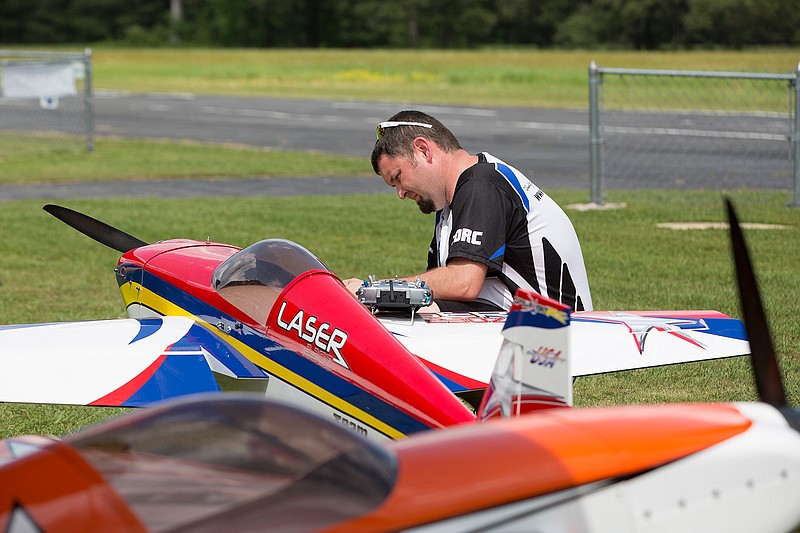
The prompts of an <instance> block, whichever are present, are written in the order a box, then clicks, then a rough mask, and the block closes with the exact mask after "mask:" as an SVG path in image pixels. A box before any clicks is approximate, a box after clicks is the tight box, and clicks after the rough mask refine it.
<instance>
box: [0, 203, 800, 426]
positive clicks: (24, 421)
mask: <svg viewBox="0 0 800 533" xmlns="http://www.w3.org/2000/svg"><path fill="white" fill-rule="evenodd" d="M553 196H554V198H555V199H556V200H557V201H558V202H559V203H561V204H562V205H566V204H569V203H575V202H583V201H585V200H586V193H585V192H582V191H555V192H554V193H553ZM732 196H733V198H734V199H735V201H736V202H737V206H738V208H739V214H740V218H741V219H742V221H744V222H767V223H776V224H787V225H790V226H792V229H788V230H761V231H758V230H749V231H746V235H747V238H748V240H749V243H750V247H751V253H752V254H753V256H754V259H755V263H756V270H757V272H758V274H759V277H760V280H761V284H762V291H763V293H764V296H765V301H766V306H767V309H768V312H769V315H770V319H771V323H772V328H773V330H774V332H775V341H776V347H777V350H778V352H779V354H780V357H781V360H782V365H783V368H784V372H785V374H786V376H787V387H788V391H789V395H790V399H791V400H792V401H793V402H794V403H795V404H797V403H799V402H800V323H798V321H797V319H796V317H797V316H798V314H799V313H800V284H798V283H796V281H794V277H793V275H792V274H791V273H792V272H794V269H795V265H797V264H798V262H800V247H799V246H798V245H797V242H798V237H800V235H799V232H800V212H798V211H797V210H794V209H788V208H786V207H785V201H786V198H785V193H772V192H770V193H767V192H753V191H734V192H733V193H732ZM609 200H610V201H614V202H619V201H624V202H627V203H628V205H629V207H628V208H627V209H624V210H619V211H595V212H576V211H570V217H571V218H572V219H573V221H574V224H575V226H576V229H577V231H578V234H579V236H580V237H581V240H582V244H583V248H584V254H585V257H586V264H587V268H588V270H589V276H590V283H591V285H592V294H593V298H594V302H595V307H596V308H597V309H617V310H625V309H718V310H720V311H723V312H726V313H729V314H732V315H734V316H738V315H739V311H738V304H737V294H736V290H735V285H734V281H733V273H732V268H731V263H730V258H729V250H728V240H727V234H726V232H724V231H719V230H708V231H673V230H666V229H657V228H656V227H655V225H656V224H657V223H659V222H680V221H723V220H724V218H723V209H722V202H721V195H720V193H719V192H694V193H692V194H691V195H689V194H685V195H683V194H675V193H674V192H659V191H635V192H625V193H622V192H615V193H613V194H610V198H609ZM42 203H44V202H34V201H18V202H8V203H4V204H3V209H2V210H0V226H1V227H3V228H4V229H3V239H2V240H0V282H2V285H0V323H27V322H45V321H62V320H77V319H99V318H110V317H118V316H122V314H123V309H122V305H121V299H120V297H119V294H118V293H117V289H116V285H115V283H114V279H113V274H112V269H113V266H114V264H115V261H116V258H117V254H116V252H114V251H112V250H109V249H107V248H104V247H103V246H102V245H99V244H97V243H95V242H93V241H91V240H90V239H88V238H87V237H85V236H83V235H81V234H79V233H77V232H75V231H74V230H71V229H70V228H68V227H66V226H64V225H63V224H61V223H60V222H59V221H57V220H56V219H54V218H53V217H50V216H49V215H47V214H46V213H44V212H43V211H42V210H41V205H42ZM69 206H70V207H73V208H75V209H78V210H79V211H82V212H85V213H87V214H90V215H92V216H95V217H97V218H99V219H101V220H104V221H106V222H108V223H110V224H112V225H113V226H116V227H119V228H120V229H123V230H125V231H127V232H129V233H131V234H133V235H135V236H137V237H139V238H141V239H143V240H145V241H148V242H151V241H155V240H158V239H164V238H170V237H188V238H195V239H205V238H206V237H210V238H211V239H212V240H218V241H223V242H231V243H233V244H237V245H240V246H244V245H247V244H250V243H252V242H255V241H257V240H260V239H263V238H267V237H284V238H289V239H292V240H295V241H297V242H299V243H301V244H303V245H304V246H306V247H308V248H309V249H311V250H312V251H314V252H315V253H316V254H317V255H318V256H319V257H320V258H321V259H322V260H323V261H325V262H326V263H327V264H328V265H329V266H330V267H331V268H332V269H333V270H334V271H335V272H336V273H337V274H339V275H340V276H342V277H350V276H358V277H362V276H366V275H368V274H371V273H374V274H376V275H378V276H384V275H393V274H404V273H411V272H414V271H418V270H420V269H422V268H423V266H424V262H425V253H426V252H425V251H426V247H427V242H428V240H429V238H430V227H431V224H432V220H431V219H430V217H425V216H422V215H420V214H419V212H418V211H417V210H416V208H415V206H414V205H413V204H412V203H411V202H400V201H398V200H397V199H396V198H395V197H394V196H393V195H389V194H387V195H375V196H352V197H345V196H338V197H316V196H315V197H298V198H268V197H265V198H213V199H206V200H202V201H201V200H164V199H147V200H143V199H142V200H140V199H135V200H81V201H72V202H69ZM493 355H494V354H488V356H490V357H491V356H493ZM575 396H576V401H577V403H578V404H579V405H610V404H618V403H626V404H629V403H647V402H664V401H726V400H749V399H754V397H755V396H754V393H753V388H752V384H751V378H750V375H749V368H748V365H747V361H746V360H745V359H743V358H738V359H735V360H725V361H712V362H704V363H692V364H688V365H680V366H675V367H669V368H657V369H647V370H639V371H634V372H625V373H620V374H613V375H608V376H595V377H590V378H583V379H579V380H578V381H577V383H576V389H575ZM118 412H119V411H118V410H111V409H101V408H85V407H82V408H81V407H53V406H28V405H10V404H4V405H0V438H1V437H4V436H9V435H14V434H20V433H33V432H36V433H50V434H57V435H60V434H64V433H67V432H70V431H73V430H75V429H77V428H79V427H81V426H83V425H85V424H87V423H91V422H93V421H96V420H100V419H103V418H105V417H108V416H111V415H114V414H116V413H118Z"/></svg>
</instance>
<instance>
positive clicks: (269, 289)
mask: <svg viewBox="0 0 800 533" xmlns="http://www.w3.org/2000/svg"><path fill="white" fill-rule="evenodd" d="M320 269H321V270H330V269H329V268H328V267H327V266H326V265H325V263H323V262H322V261H320V259H319V258H317V256H315V255H314V254H312V253H311V252H309V251H308V250H306V249H305V248H303V247H302V246H300V245H299V244H297V243H295V242H292V241H288V240H285V239H266V240H263V241H260V242H257V243H255V244H252V245H250V246H248V247H247V248H245V249H243V250H240V251H239V252H237V253H236V254H234V255H232V256H231V257H229V258H228V259H227V260H226V261H224V262H223V263H222V264H220V265H219V266H218V267H217V269H216V270H215V271H214V275H213V277H212V280H211V282H212V284H213V286H214V288H215V289H216V290H217V292H218V293H219V294H220V295H221V296H222V297H223V298H225V299H226V300H228V301H229V302H230V303H232V304H233V305H235V306H236V307H237V308H239V309H241V310H242V311H244V312H245V313H246V314H247V315H248V316H250V317H251V318H253V319H255V320H256V321H257V322H258V323H259V324H264V323H265V322H266V320H267V317H268V316H269V311H270V309H272V305H273V304H274V303H275V300H276V299H277V298H278V295H279V294H280V293H281V291H283V289H284V288H285V287H286V285H288V284H289V282H291V281H292V280H293V279H294V278H296V277H297V276H299V275H300V274H303V273H304V272H308V271H309V270H320Z"/></svg>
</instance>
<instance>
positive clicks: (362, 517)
mask: <svg viewBox="0 0 800 533" xmlns="http://www.w3.org/2000/svg"><path fill="white" fill-rule="evenodd" d="M729 210H730V211H729V212H730V219H731V227H732V239H733V250H734V256H735V262H736V267H737V275H738V278H739V287H740V295H741V300H742V309H743V312H744V316H745V322H746V324H747V329H748V332H749V335H750V339H751V346H752V356H751V359H752V362H753V371H754V375H755V378H756V385H757V389H758V393H759V398H760V400H761V401H760V402H758V403H732V404H675V405H659V406H626V407H613V408H585V409H566V408H554V409H537V410H536V412H531V413H528V414H523V415H522V416H517V417H510V418H502V417H500V418H495V417H493V416H492V415H494V414H497V413H499V414H514V412H517V413H522V412H524V411H526V410H528V408H529V407H530V406H531V402H533V403H534V404H535V405H536V406H537V407H541V405H542V401H543V400H544V401H546V400H547V399H548V398H549V399H550V400H552V402H553V404H563V403H569V390H568V389H569V385H570V382H571V375H572V372H571V370H570V363H571V360H572V359H571V356H572V353H571V346H570V344H571V340H572V336H571V335H570V334H569V333H568V332H569V330H570V328H572V327H573V326H574V325H575V323H574V321H572V320H571V318H570V316H569V310H568V309H565V308H564V307H563V306H561V305H560V304H558V303H557V302H552V301H549V300H547V299H545V298H541V297H538V296H535V295H525V294H520V295H518V304H517V306H516V309H515V310H513V311H512V312H511V314H510V315H509V317H508V320H507V324H506V327H505V329H504V332H503V337H504V340H503V345H502V348H501V350H500V357H499V358H498V361H497V366H496V369H495V372H494V374H493V376H492V378H491V380H490V381H491V383H490V386H489V389H488V391H487V394H486V395H485V396H484V399H483V402H482V404H481V408H480V409H479V413H478V415H479V418H480V419H481V420H483V419H486V418H488V420H485V421H482V422H480V423H469V422H464V423H461V424H457V425H456V427H452V428H448V429H445V430H441V431H427V432H423V433H420V434H417V435H412V436H410V437H409V438H407V439H402V440H398V441H389V442H384V443H382V444H379V443H375V442H373V441H371V440H369V439H365V438H362V437H361V436H359V435H358V434H357V433H356V432H353V431H351V430H350V429H349V428H346V427H344V426H343V425H342V424H339V423H336V422H332V421H330V420H326V419H324V418H321V417H319V416H317V415H314V414H311V413H310V412H308V411H307V410H304V409H300V408H298V407H295V406H290V405H288V404H285V403H276V402H274V401H269V400H264V399H260V398H255V397H253V396H250V397H243V396H225V395H215V396H213V397H207V396H205V397H201V398H197V399H183V400H178V401H172V402H169V403H165V404H164V405H161V406H157V407H153V408H150V409H145V410H141V411H138V412H136V413H134V414H132V415H128V416H125V417H121V418H119V419H117V420H114V421H111V422H107V423H105V424H102V425H100V426H98V427H96V428H94V429H89V430H85V431H83V432H80V433H78V434H75V435H73V436H70V437H67V438H65V439H64V440H48V439H42V438H39V439H34V438H16V439H10V440H6V441H4V442H3V443H2V444H0V446H2V447H0V461H2V460H3V459H4V460H5V461H6V462H5V464H2V465H0V529H2V530H3V531H9V532H17V531H72V530H74V531H122V530H126V531H218V530H220V529H223V528H224V529H226V530H235V531H264V530H267V531H293V532H295V531H328V532H337V531H347V532H353V531H371V532H375V531H398V530H403V531H419V532H434V531H435V532H439V531H489V530H491V531H603V532H605V531H621V532H660V531H720V530H724V531H742V532H752V531H759V532H771V531H791V530H792V529H793V528H796V527H798V525H800V412H798V411H797V410H794V409H791V408H789V407H787V406H786V400H785V392H784V388H783V384H782V382H781V378H780V372H779V369H778V365H777V360H776V357H775V353H774V349H773V347H772V342H771V338H770V334H769V329H768V326H767V323H766V319H765V315H764V311H763V307H762V304H761V299H760V296H759V294H758V287H757V284H756V281H755V276H754V274H753V272H752V267H751V265H750V261H749V258H748V253H747V249H746V246H745V243H744V240H743V238H742V234H741V231H740V230H739V226H738V222H737V221H736V217H735V213H734V212H733V209H732V207H730V206H729ZM331 336H332V337H333V334H331Z"/></svg>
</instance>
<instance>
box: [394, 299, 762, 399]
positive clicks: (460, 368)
mask: <svg viewBox="0 0 800 533" xmlns="http://www.w3.org/2000/svg"><path fill="white" fill-rule="evenodd" d="M505 316H506V315H505V313H436V314H432V315H418V316H417V318H416V319H415V320H414V321H413V323H412V321H411V320H409V319H408V318H397V317H392V318H381V322H382V323H383V324H384V326H386V327H387V328H388V329H389V331H391V332H392V333H393V334H394V335H395V336H396V337H397V339H398V340H400V342H402V343H403V344H404V345H405V346H406V348H408V349H409V351H411V352H412V353H413V354H415V355H416V356H417V357H419V358H420V359H422V360H423V361H424V362H425V363H426V365H427V366H428V367H429V368H430V369H431V370H432V371H433V372H434V373H436V374H437V375H438V376H439V378H440V379H441V380H442V381H444V382H445V383H446V384H447V385H448V386H449V387H450V389H451V390H452V391H454V392H460V391H465V390H473V389H480V388H484V387H486V384H487V383H488V382H489V379H490V377H491V375H492V370H493V369H494V364H495V359H496V357H497V353H498V352H499V350H500V346H501V344H502V336H501V331H502V329H503V325H504V323H505ZM570 346H571V350H572V375H573V376H587V375H592V374H602V373H607V372H618V371H622V370H632V369H635V368H646V367H652V366H662V365H672V364H679V363H688V362H693V361H704V360H709V359H720V358H725V357H735V356H740V355H746V354H748V353H750V348H749V345H748V342H747V336H746V333H745V330H744V325H743V324H742V322H741V321H740V320H738V319H735V318H731V317H728V316H727V315H724V314H722V313H719V312H717V311H597V312H595V311H586V312H576V313H573V315H572V325H571V331H570Z"/></svg>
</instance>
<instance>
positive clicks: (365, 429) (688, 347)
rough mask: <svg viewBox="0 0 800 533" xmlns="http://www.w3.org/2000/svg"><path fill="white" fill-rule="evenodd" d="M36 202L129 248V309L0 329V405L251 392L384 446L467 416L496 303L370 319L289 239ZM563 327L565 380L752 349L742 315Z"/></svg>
mask: <svg viewBox="0 0 800 533" xmlns="http://www.w3.org/2000/svg"><path fill="white" fill-rule="evenodd" d="M45 209H46V210H47V211H48V212H50V213H51V214H53V215H55V216H57V217H58V218H59V219H61V220H63V221H65V222H66V223H68V224H70V225H72V226H73V227H75V228H77V229H78V230H80V231H82V232H83V233H85V234H87V235H88V236H90V237H92V238H94V239H96V240H98V241H99V242H101V243H104V244H106V245H109V246H111V247H112V248H114V249H117V250H119V251H121V252H123V255H122V257H121V258H120V259H119V262H118V264H117V268H116V280H117V283H118V285H119V288H120V291H121V293H122V296H123V299H124V302H125V306H126V308H127V312H128V315H129V316H130V318H128V319H118V320H105V321H87V322H67V323H55V324H36V325H31V324H25V325H17V326H3V327H0V401H4V402H22V403H62V404H78V405H104V406H132V407H135V406H145V405H150V404H152V403H154V402H158V401H161V400H164V399H167V398H173V397H179V396H185V395H188V394H195V393H200V392H219V391H231V390H233V391H258V392H260V393H261V394H263V395H264V396H266V397H267V398H271V399H276V400H279V401H284V402H289V403H292V404H294V405H299V406H301V407H304V408H308V409H311V410H312V411H314V412H316V413H318V414H320V415H322V416H323V417H324V418H328V419H329V420H334V421H336V422H338V423H341V424H343V425H347V426H349V427H351V428H352V429H355V430H356V431H358V432H360V433H362V434H363V435H366V436H367V437H369V438H372V439H374V440H378V441H380V440H385V439H387V438H388V439H397V438H400V437H404V436H407V435H410V434H413V433H416V432H419V431H423V430H427V429H430V428H444V427H449V426H452V425H457V424H461V423H465V422H471V421H473V420H474V419H475V414H474V409H475V408H477V407H478V405H479V403H480V401H481V398H482V396H483V392H484V390H485V389H486V387H487V384H488V383H489V379H490V377H491V375H492V370H493V368H494V366H495V360H496V354H497V353H498V351H499V350H500V347H501V341H502V337H501V334H500V333H501V331H502V328H503V326H504V324H505V323H506V318H507V315H506V313H468V314H462V313H440V314H435V315H416V316H413V315H412V314H411V313H410V312H409V310H408V308H406V309H404V310H402V311H401V312H400V313H399V314H398V313H391V312H388V313H387V312H384V311H381V312H378V313H377V314H373V313H372V312H370V310H369V309H368V307H367V306H365V305H362V303H360V302H359V301H357V300H356V299H355V298H353V297H352V295H351V294H350V293H349V292H347V290H346V289H345V288H344V286H343V285H342V283H341V282H340V280H339V279H338V278H337V277H336V276H335V275H334V274H333V273H332V272H330V270H329V269H328V268H327V267H326V266H325V265H324V264H323V262H322V261H320V260H319V259H318V258H317V257H316V256H314V255H313V254H312V253H311V252H309V251H308V250H306V249H304V248H303V247H301V246H299V245H298V244H296V243H293V242H290V241H286V240H282V239H269V240H265V241H261V242H259V243H256V244H253V245H252V246H249V247H247V248H244V249H240V248H238V247H235V246H231V245H228V244H222V243H213V242H198V241H190V240H180V239H178V240H167V241H161V242H158V243H155V244H146V243H144V242H143V241H141V240H139V239H137V238H135V237H132V236H130V235H128V234H126V233H124V232H122V231H120V230H118V229H116V228H113V227H111V226H108V225H107V224H104V223H102V222H100V221H98V220H95V219H93V218H91V217H88V216H86V215H83V214H81V213H77V212H75V211H72V210H70V209H67V208H64V207H59V206H53V205H49V206H45ZM398 286H399V284H397V285H395V284H391V283H390V284H389V287H388V289H386V287H382V285H381V284H380V283H378V284H371V283H369V282H366V283H365V292H368V291H371V292H372V296H373V297H374V298H373V300H374V301H372V300H371V301H370V304H373V303H375V304H376V305H377V306H378V307H380V305H378V304H377V303H376V302H377V300H382V301H383V302H385V303H387V304H391V305H390V307H392V306H393V305H396V304H397V302H398V298H399V299H400V300H402V299H403V298H405V299H406V300H412V299H413V298H412V297H410V296H408V294H411V293H413V294H411V296H415V295H418V294H419V293H420V292H423V293H424V290H425V289H424V287H420V286H413V287H410V286H408V285H406V287H405V288H404V290H406V291H407V292H405V293H402V294H401V293H400V292H399V289H398ZM384 289H386V290H384ZM415 291H416V292H415ZM421 301H422V298H421V299H419V300H415V302H421ZM413 303H414V302H411V304H413ZM393 309H394V307H393ZM412 309H413V305H412ZM568 336H569V343H570V350H571V358H570V360H571V363H570V375H571V376H573V377H575V376H585V375H590V374H597V373H603V372H613V371H619V370H627V369H632V368H641V367H648V366H657V365H666V364H675V363H683V362H688V361H698V360H704V359H714V358H720V357H730V356H739V355H744V354H747V353H748V352H749V348H748V343H747V340H746V336H745V332H744V328H743V326H742V323H741V322H740V321H739V320H737V319H733V318H730V317H727V316H725V315H723V314H721V313H718V312H716V311H662V312H658V311H649V312H638V313H634V312H580V313H574V314H573V315H572V318H571V325H570V328H569V333H568ZM552 355H553V354H549V355H548V354H541V357H542V358H543V359H542V362H543V364H544V362H546V361H547V360H548V357H550V358H551V359H552V357H551V356H552ZM43 369H47V371H43ZM567 403H571V402H569V401H567ZM467 404H469V405H470V406H471V407H472V409H471V408H470V406H468V405H467Z"/></svg>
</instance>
